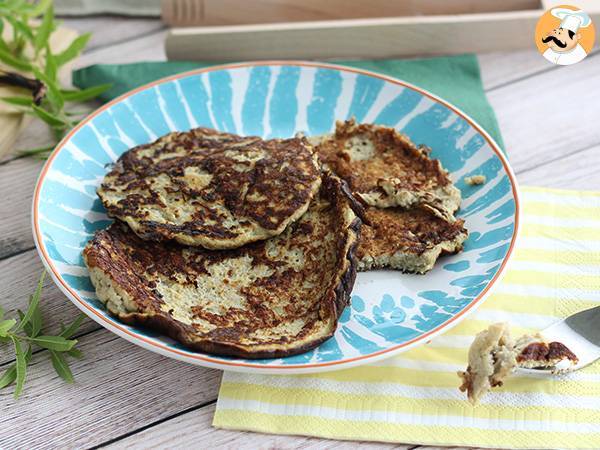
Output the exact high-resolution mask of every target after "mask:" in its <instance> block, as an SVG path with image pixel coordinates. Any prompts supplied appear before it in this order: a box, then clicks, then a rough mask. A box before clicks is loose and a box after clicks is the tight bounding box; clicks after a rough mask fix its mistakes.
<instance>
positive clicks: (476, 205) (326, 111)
mask: <svg viewBox="0 0 600 450" xmlns="http://www.w3.org/2000/svg"><path fill="white" fill-rule="evenodd" d="M352 116H354V117H356V119H357V121H359V122H369V123H377V124H382V125H388V126H394V127H396V128H397V129H399V130H401V131H402V132H404V133H406V134H407V135H408V136H410V138H411V139H412V140H413V141H414V142H415V143H417V144H425V145H427V146H430V147H431V148H432V149H433V151H432V156H433V157H434V158H439V159H440V160H441V161H442V164H443V165H444V167H445V168H447V169H448V170H449V171H450V173H451V175H452V178H453V180H454V181H455V182H456V185H457V186H458V187H459V188H460V190H461V191H462V196H463V203H462V208H461V210H460V213H459V217H462V218H464V219H465V220H466V226H467V228H468V229H469V231H470V233H471V234H470V237H469V239H468V241H467V242H466V244H465V249H464V251H463V252H462V253H460V254H458V255H454V256H450V257H444V258H442V259H440V261H439V262H438V264H437V266H436V268H435V269H434V270H432V271H431V272H430V273H428V274H427V275H406V274H402V273H399V272H394V271H376V272H366V273H360V274H359V275H358V278H357V281H356V285H355V287H354V291H353V292H352V306H351V307H348V308H346V310H345V311H344V313H343V314H342V317H341V320H340V324H339V327H338V330H337V332H336V333H335V336H334V337H333V338H332V339H330V340H328V341H327V342H325V343H324V344H322V345H321V346H320V347H319V348H317V349H315V350H313V351H310V352H308V353H305V354H303V355H297V356H292V357H288V358H282V359H264V360H244V359H239V358H229V357H219V356H212V355H207V354H202V353H197V352H193V351H189V350H187V349H186V348H184V347H183V346H181V345H179V344H178V343H176V342H173V341H172V340H170V339H169V338H167V337H165V336H162V335H159V334H157V333H152V332H149V331H147V330H142V329H139V328H136V327H132V326H129V325H126V324H124V323H121V322H119V321H118V320H117V319H115V318H113V317H111V316H110V315H108V314H107V312H106V310H105V309H104V307H103V305H102V303H100V302H99V301H98V299H97V298H96V295H95V293H94V288H93V286H92V284H91V283H90V279H89V277H88V272H87V269H86V267H85V265H84V263H83V259H82V255H81V251H82V249H83V247H84V246H85V244H86V242H87V241H88V240H89V239H90V238H91V237H92V235H93V233H94V232H95V231H96V230H99V229H102V228H105V227H106V226H108V224H109V223H110V220H109V219H108V217H107V216H106V214H105V211H104V208H103V207H102V205H101V203H100V201H99V200H98V198H97V197H96V193H95V190H96V187H97V186H98V185H99V183H100V181H101V180H102V177H103V176H104V174H105V173H106V172H107V170H108V169H107V167H108V166H107V165H108V164H110V163H112V162H113V161H115V160H116V159H117V158H118V157H119V155H121V154H122V153H123V152H125V151H126V150H127V149H129V148H131V147H133V146H135V145H138V144H145V143H148V142H151V141H153V140H155V139H157V138H158V137H159V136H162V135H163V134H166V133H168V132H170V131H174V130H188V129H189V128H192V127H197V126H207V127H212V128H216V129H218V130H222V131H229V132H233V133H239V134H249V135H259V136H263V137H265V138H271V137H290V136H293V135H294V134H295V133H296V132H299V131H303V132H305V133H307V134H310V135H314V134H322V133H325V132H330V131H332V130H333V129H334V126H335V121H336V120H337V119H347V118H350V117H352ZM474 174H478V175H479V174H481V175H485V176H486V177H487V182H486V183H485V184H484V185H481V186H468V185H466V184H465V183H464V181H463V178H464V177H465V176H468V175H474ZM518 218H519V202H518V194H517V187H516V184H515V177H514V175H513V173H512V170H511V169H510V166H509V165H508V162H507V161H506V158H505V157H504V156H503V154H502V152H501V151H500V149H499V148H498V145H497V144H496V143H495V142H494V141H493V140H492V139H491V138H490V136H489V135H488V134H487V133H485V131H483V130H482V129H481V127H480V126H479V125H477V124H476V123H475V122H474V121H473V120H472V119H471V118H469V117H468V116H467V115H466V114H464V113H463V112H461V111H460V110H458V109H457V108H455V107H453V106H452V105H450V104H448V103H447V102H445V101H443V100H441V99H439V98H437V97H436V96H434V95H432V94H430V93H429V92H426V91H424V90H422V89H419V88H417V87H415V86H412V85H410V84H408V83H405V82H402V81H400V80H396V79H392V78H388V77H385V76H381V75H378V74H375V73H370V72H366V71H363V70H356V69H350V68H345V67H340V66H334V65H329V64H321V63H307V62H259V63H245V64H235V65H227V66H220V67H213V68H208V69H202V70H197V71H193V72H187V73H184V74H180V75H176V76H173V77H169V78H166V79H163V80H160V81H157V82H154V83H151V84H148V85H146V86H143V87H141V88H138V89H136V90H134V91H131V92H129V93H127V94H125V95H123V96H121V97H119V98H118V99H116V100H114V101H112V102H110V103H108V104H106V105H104V106H103V107H102V108H100V109H99V110H97V111H96V112H94V113H93V114H91V115H90V116H89V117H88V118H87V119H85V120H84V121H83V122H82V123H81V124H79V125H78V126H77V127H76V128H75V129H74V130H73V131H72V132H71V133H69V135H68V136H67V137H66V138H65V139H64V140H63V141H62V142H61V143H60V144H59V145H58V146H57V148H56V150H55V151H54V153H52V155H51V157H50V158H49V160H48V162H47V163H46V165H45V167H44V169H43V170H42V173H41V175H40V179H39V181H38V184H37V187H36V190H35V197H34V203H33V229H34V236H35V240H36V245H37V248H38V251H39V253H40V256H41V258H42V260H43V262H44V264H45V265H46V267H47V269H48V271H49V272H50V273H51V275H52V277H53V279H54V281H55V282H56V284H57V285H58V286H59V287H60V289H62V291H63V292H64V293H65V294H66V295H67V297H69V298H70V299H71V301H73V303H75V305H77V306H78V307H79V308H80V309H81V310H82V311H84V312H85V313H86V314H87V315H88V316H90V317H91V318H92V319H94V320H95V321H96V322H98V323H99V324H101V325H103V326H104V327H106V328H108V329H109V330H111V331H113V332H115V333H117V334H118V335H120V336H122V337H124V338H125V339H128V340H129V341H131V342H134V343H136V344H138V345H140V346H142V347H145V348H147V349H150V350H153V351H155V352H158V353H161V354H163V355H166V356H170V357H173V358H177V359H180V360H183V361H187V362H190V363H193V364H199V365H204V366H209V367H216V368H220V369H228V370H237V371H245V372H267V373H300V372H317V371H325V370H334V369H341V368H345V367H350V366H354V365H359V364H364V363H367V362H373V361H375V360H377V359H381V358H386V357H389V356H392V355H394V354H397V353H399V352H402V351H405V350H408V349H409V348H412V347H415V346H417V345H420V344H423V343H425V342H426V341H428V340H429V339H431V338H432V337H433V336H435V335H437V334H439V333H441V332H443V331H445V330H448V329H449V328H450V327H452V326H454V325H456V324H457V323H458V322H459V321H460V319H462V318H464V317H465V315H466V314H467V313H468V312H471V311H473V310H474V309H475V307H476V306H477V305H479V304H481V302H482V301H483V300H484V299H485V297H486V296H487V294H488V293H489V292H490V289H491V288H492V286H493V285H494V284H495V283H497V282H498V278H499V276H500V274H501V273H502V271H503V270H504V268H505V266H506V263H507V261H508V258H509V256H510V254H511V250H512V248H513V247H514V243H515V238H516V234H517V225H518Z"/></svg>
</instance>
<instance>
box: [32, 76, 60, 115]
mask: <svg viewBox="0 0 600 450" xmlns="http://www.w3.org/2000/svg"><path fill="white" fill-rule="evenodd" d="M33 73H34V75H35V77H36V78H37V79H38V80H40V81H41V82H42V83H44V84H45V85H46V88H47V89H48V91H47V92H46V98H47V99H48V102H49V103H50V105H52V106H53V107H54V108H56V110H58V111H60V110H61V109H62V108H63V106H64V105H65V100H64V98H63V96H62V94H61V93H60V89H59V88H58V85H57V84H56V81H55V80H53V79H52V78H49V77H48V76H46V74H45V73H43V72H41V71H40V70H39V69H38V68H37V67H33Z"/></svg>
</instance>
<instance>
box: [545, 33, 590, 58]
mask: <svg viewBox="0 0 600 450" xmlns="http://www.w3.org/2000/svg"><path fill="white" fill-rule="evenodd" d="M580 39H581V34H575V32H574V31H573V30H567V29H565V28H555V29H554V30H552V31H550V32H549V33H548V35H547V36H546V37H544V38H542V42H543V43H544V44H546V45H547V46H548V47H549V48H550V49H552V50H553V51H555V52H558V53H567V52H570V51H571V50H573V49H574V48H575V47H576V46H577V42H578V41H579V40H580Z"/></svg>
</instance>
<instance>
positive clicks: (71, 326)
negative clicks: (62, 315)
mask: <svg viewBox="0 0 600 450" xmlns="http://www.w3.org/2000/svg"><path fill="white" fill-rule="evenodd" d="M84 319H85V314H79V316H77V318H75V320H73V322H71V323H70V324H69V326H68V327H67V328H65V329H64V330H63V331H62V332H61V333H60V335H61V336H62V337H64V338H65V339H69V338H70V337H71V336H73V334H75V332H76V331H77V329H78V328H79V326H80V325H81V323H82V322H83V320H84Z"/></svg>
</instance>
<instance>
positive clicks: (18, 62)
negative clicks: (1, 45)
mask: <svg viewBox="0 0 600 450" xmlns="http://www.w3.org/2000/svg"><path fill="white" fill-rule="evenodd" d="M0 61H2V62H3V63H4V64H6V65H9V66H11V67H14V68H15V69H19V70H23V71H25V72H31V69H32V67H31V64H29V63H28V62H27V61H24V60H22V59H18V58H15V57H14V56H13V55H11V54H10V52H8V51H6V50H5V49H0Z"/></svg>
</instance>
